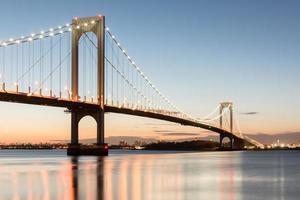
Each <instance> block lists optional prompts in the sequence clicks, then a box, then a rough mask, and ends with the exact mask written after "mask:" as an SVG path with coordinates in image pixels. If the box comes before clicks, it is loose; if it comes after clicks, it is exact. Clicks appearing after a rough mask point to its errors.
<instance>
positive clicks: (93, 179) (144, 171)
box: [0, 151, 241, 200]
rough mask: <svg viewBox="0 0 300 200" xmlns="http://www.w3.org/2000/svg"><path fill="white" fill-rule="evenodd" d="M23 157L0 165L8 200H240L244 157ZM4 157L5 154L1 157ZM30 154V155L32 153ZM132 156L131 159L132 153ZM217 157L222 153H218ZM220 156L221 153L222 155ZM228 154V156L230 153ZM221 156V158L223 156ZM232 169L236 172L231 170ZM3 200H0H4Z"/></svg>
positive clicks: (1, 182)
mask: <svg viewBox="0 0 300 200" xmlns="http://www.w3.org/2000/svg"><path fill="white" fill-rule="evenodd" d="M61 153H62V154H63V153H64V152H60V154H58V156H57V155H54V156H52V155H51V156H50V157H48V156H47V155H46V156H45V157H41V156H40V155H41V154H39V155H38V156H34V157H31V158H26V156H25V158H24V157H19V158H17V159H16V158H14V159H7V160H5V159H2V160H1V161H0V169H1V171H0V187H1V191H0V197H1V198H3V199H15V200H17V199H28V200H29V199H30V200H33V199H39V200H41V199H45V200H50V199H73V200H77V199H89V200H92V199H105V200H114V199H116V200H119V199H121V200H123V199H124V200H138V199H146V200H147V199H149V200H150V199H158V200H160V199H174V200H176V199H178V200H179V199H199V198H204V199H220V198H222V199H236V197H238V195H239V193H240V189H241V188H240V185H239V184H238V183H239V181H237V178H239V177H240V176H241V174H240V169H239V168H238V167H236V168H232V167H235V165H232V163H239V162H240V161H239V156H234V157H232V156H227V154H226V153H225V152H224V154H223V156H225V159H215V158H216V157H214V155H213V154H214V153H201V155H200V154H195V153H184V154H176V153H172V154H147V153H146V154H145V153H143V154H140V153H139V152H137V153H136V152H135V153H134V154H132V153H130V152H129V154H127V155H125V154H123V153H122V154H120V153H119V152H118V151H117V153H114V154H113V155H111V156H109V157H104V158H103V157H99V158H97V157H64V156H61ZM1 154H2V153H1ZM28 154H29V155H31V153H28ZM130 154H131V155H130ZM217 154H218V157H219V155H220V153H217ZM217 154H216V155H217ZM228 155H229V154H228ZM221 156H222V155H221ZM228 166H230V168H231V169H229V168H228ZM1 198H0V199H1Z"/></svg>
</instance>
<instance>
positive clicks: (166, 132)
mask: <svg viewBox="0 0 300 200" xmlns="http://www.w3.org/2000/svg"><path fill="white" fill-rule="evenodd" d="M154 132H155V133H158V134H161V135H164V136H198V135H201V134H202V133H201V132H199V133H194V132H176V131H173V130H154Z"/></svg>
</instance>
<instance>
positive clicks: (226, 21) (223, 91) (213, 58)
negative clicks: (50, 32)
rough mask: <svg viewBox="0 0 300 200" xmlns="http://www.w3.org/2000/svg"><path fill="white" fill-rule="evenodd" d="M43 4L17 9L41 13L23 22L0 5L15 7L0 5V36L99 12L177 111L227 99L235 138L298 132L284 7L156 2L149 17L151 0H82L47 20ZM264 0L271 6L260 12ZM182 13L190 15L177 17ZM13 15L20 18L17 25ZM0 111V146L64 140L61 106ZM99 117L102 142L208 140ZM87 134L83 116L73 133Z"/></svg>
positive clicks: (90, 131) (293, 57)
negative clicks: (240, 133)
mask: <svg viewBox="0 0 300 200" xmlns="http://www.w3.org/2000/svg"><path fill="white" fill-rule="evenodd" d="M47 2H48V1H44V2H43V7H40V4H41V3H39V1H36V2H35V3H34V4H31V5H28V4H24V5H23V6H24V7H25V8H27V9H32V8H29V7H31V6H32V7H33V8H34V10H39V9H35V8H39V7H40V8H41V9H40V10H39V12H40V13H39V12H37V13H35V14H33V15H31V16H30V17H29V16H26V14H25V13H24V12H25V10H26V9H22V10H19V11H20V12H18V8H16V14H15V15H14V16H12V17H11V19H10V20H7V18H5V16H10V15H8V13H7V10H9V9H6V8H9V7H10V6H11V5H13V4H14V3H13V2H12V3H11V2H10V1H6V2H5V1H3V2H2V6H3V10H4V12H2V13H1V14H0V16H1V19H0V24H2V26H3V27H5V29H4V30H3V31H2V32H1V33H0V38H1V40H4V39H7V38H10V37H18V36H20V35H17V34H15V33H24V34H30V33H31V32H32V31H33V32H38V31H40V30H39V28H45V29H47V28H50V27H51V26H55V25H59V24H57V23H65V22H66V23H67V22H70V20H71V19H72V17H75V16H92V15H97V14H99V13H101V14H103V15H105V16H106V17H107V18H106V19H107V25H108V26H109V27H110V28H111V29H112V30H113V31H114V33H116V35H117V36H118V38H119V39H120V41H121V42H122V43H124V46H125V47H126V48H127V50H128V52H129V53H130V55H132V56H133V57H134V60H135V61H136V62H138V63H139V65H140V66H142V68H143V70H144V71H145V72H146V73H147V74H148V75H149V77H150V78H151V80H153V82H154V83H155V85H157V86H158V87H159V88H160V89H161V90H162V91H163V92H164V94H165V95H166V96H167V97H168V98H169V99H171V100H173V102H175V103H176V105H178V106H179V107H180V108H181V109H183V110H184V111H186V112H188V113H191V114H193V115H195V116H197V117H203V116H205V115H206V114H208V113H209V112H210V111H211V110H212V109H213V108H215V107H216V106H217V105H218V104H219V102H221V101H224V100H230V101H233V103H234V104H233V105H234V110H235V115H234V117H235V118H238V120H239V122H240V127H241V129H242V131H243V132H244V133H247V134H256V133H266V134H278V133H286V132H297V131H299V128H300V127H299V125H298V121H299V119H300V118H299V115H298V113H299V111H300V109H299V107H298V104H297V103H298V102H299V100H300V95H299V94H298V93H297V85H299V82H300V80H299V79H298V74H299V71H300V69H299V64H298V63H299V58H298V57H297V53H299V52H300V48H299V47H298V46H297V43H298V42H299V38H298V37H297V35H299V34H298V33H299V32H300V27H299V25H297V24H296V20H295V19H297V17H299V14H298V13H297V10H296V6H294V7H293V4H289V5H285V4H283V3H280V2H273V3H272V2H271V1H265V2H264V3H262V4H248V3H247V2H245V1H244V2H239V3H238V2H237V1H231V2H230V3H228V4H225V3H224V4H222V3H220V4H216V3H208V2H207V1H202V2H200V3H196V2H194V3H193V4H189V3H187V4H184V3H183V2H181V3H179V4H177V5H172V4H170V2H168V3H166V2H164V3H160V5H161V6H160V7H159V8H158V9H153V11H151V9H150V8H155V7H156V5H157V4H158V2H152V3H146V5H145V3H138V2H137V1H128V4H130V5H128V4H126V3H125V2H123V1H122V2H118V1H113V3H110V4H108V3H106V2H104V1H103V2H98V1H90V2H89V4H86V5H82V4H79V3H78V4H77V3H71V2H70V5H69V6H70V8H71V9H66V7H67V6H66V5H62V7H61V8H60V9H58V10H56V11H57V14H54V13H51V12H50V13H46V11H45V9H46V8H47V9H49V10H55V9H54V8H55V7H54V4H52V3H50V2H48V4H49V7H47V6H46V8H45V7H44V4H45V3H47ZM22 3H24V2H19V4H22ZM294 3H295V4H297V2H296V1H295V2H294ZM270 4H272V7H268V5H270ZM23 6H20V7H23ZM169 6H170V8H172V9H170V10H169V13H168V14H166V13H165V12H164V11H165V9H166V8H168V7H169ZM24 7H23V8H24ZM208 7H209V8H212V7H213V8H215V9H216V13H208V12H205V8H208ZM265 8H269V9H266V10H265ZM181 9H186V10H189V11H190V12H186V13H185V15H183V16H182V15H180V10H181ZM248 9H249V10H248ZM133 10H134V11H136V12H138V16H140V17H139V18H140V19H137V18H136V17H135V16H137V13H134V12H132V11H133ZM253 10H256V11H257V12H253ZM287 10H288V11H289V12H287ZM121 11H122V12H121ZM150 11H151V12H150ZM199 11H203V12H199ZM217 11H218V12H217ZM242 11H243V12H242ZM283 11H284V12H283ZM217 13H218V14H217ZM229 13H231V14H229ZM280 13H281V14H280ZM151 14H152V15H151ZM37 16H44V17H37ZM223 16H226V17H224V18H223ZM21 17H22V20H23V21H24V22H22V23H19V21H20V18H21ZM141 19H143V21H141ZM280 19H281V20H280ZM283 19H284V20H283ZM8 21H9V22H8ZM26 22H30V23H26ZM178 24H179V26H178ZM153 26H155V27H156V28H155V29H154V28H153ZM174 41H176V42H174ZM153 58H155V59H153ZM174 83H176V84H174ZM0 110H1V113H4V115H1V116H0V126H1V127H2V131H1V132H2V133H1V135H2V136H1V138H2V139H1V140H2V141H1V142H3V141H4V142H13V141H14V142H18V141H30V142H39V141H41V142H43V141H49V140H55V139H61V138H63V139H68V138H69V137H70V116H69V115H66V114H64V112H63V109H58V108H52V107H40V106H31V105H21V104H11V103H3V102H1V103H0ZM106 117H107V120H106V124H105V125H106V126H105V127H106V130H107V131H106V136H117V135H130V136H145V137H153V136H155V135H156V136H158V137H161V138H170V136H164V135H167V134H164V133H170V132H174V133H182V134H184V133H186V135H189V134H190V135H191V133H192V136H193V137H194V136H195V135H194V134H198V133H199V136H202V135H203V136H206V135H208V134H209V133H208V132H207V131H205V130H198V129H196V128H188V127H183V126H179V125H176V124H171V123H168V122H162V121H158V120H150V119H141V118H138V117H128V116H124V115H116V114H108V115H106ZM32 122H34V123H32ZM49 122H50V123H49ZM145 124H146V126H145ZM36 125H38V126H37V127H36ZM41 126H43V127H44V129H43V130H40V127H41ZM179 127H180V128H179ZM175 135H176V134H175ZM178 135H180V134H177V136H173V137H174V138H177V137H178ZM95 136H96V125H95V122H93V119H90V118H88V119H86V118H85V119H84V120H83V122H81V126H80V137H81V138H93V137H95Z"/></svg>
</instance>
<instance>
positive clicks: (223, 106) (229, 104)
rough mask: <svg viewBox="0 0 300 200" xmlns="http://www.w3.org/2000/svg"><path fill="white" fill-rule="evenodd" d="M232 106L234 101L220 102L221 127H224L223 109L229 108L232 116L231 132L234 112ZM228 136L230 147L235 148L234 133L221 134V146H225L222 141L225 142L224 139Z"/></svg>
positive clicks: (230, 122)
mask: <svg viewBox="0 0 300 200" xmlns="http://www.w3.org/2000/svg"><path fill="white" fill-rule="evenodd" d="M232 106H233V103H232V102H221V103H220V128H221V129H222V128H223V116H222V114H223V111H224V109H229V116H230V119H229V124H230V132H231V133H232V131H233V112H232ZM226 137H227V138H229V140H230V148H231V149H232V148H233V135H230V136H226V135H224V134H221V135H220V148H223V146H222V142H223V139H224V138H226Z"/></svg>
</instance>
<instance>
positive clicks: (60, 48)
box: [59, 34, 62, 98]
mask: <svg viewBox="0 0 300 200" xmlns="http://www.w3.org/2000/svg"><path fill="white" fill-rule="evenodd" d="M61 91H62V90H61V34H59V98H61Z"/></svg>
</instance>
